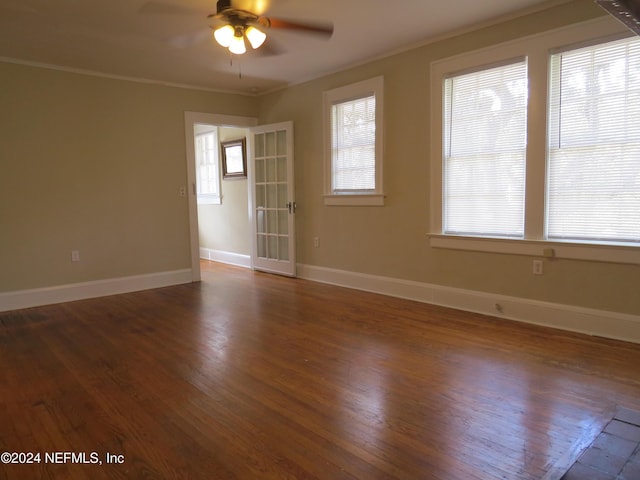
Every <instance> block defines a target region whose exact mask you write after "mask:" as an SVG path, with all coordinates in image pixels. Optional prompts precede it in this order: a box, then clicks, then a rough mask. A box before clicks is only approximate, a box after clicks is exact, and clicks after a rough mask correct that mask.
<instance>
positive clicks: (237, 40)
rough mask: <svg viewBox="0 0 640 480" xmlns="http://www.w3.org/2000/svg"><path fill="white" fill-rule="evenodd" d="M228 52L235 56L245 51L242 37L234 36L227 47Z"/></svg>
mask: <svg viewBox="0 0 640 480" xmlns="http://www.w3.org/2000/svg"><path fill="white" fill-rule="evenodd" d="M229 51H230V52H231V53H235V54H236V55H242V54H243V53H245V52H246V51H247V47H245V46H244V37H236V36H234V37H233V39H232V40H231V45H229Z"/></svg>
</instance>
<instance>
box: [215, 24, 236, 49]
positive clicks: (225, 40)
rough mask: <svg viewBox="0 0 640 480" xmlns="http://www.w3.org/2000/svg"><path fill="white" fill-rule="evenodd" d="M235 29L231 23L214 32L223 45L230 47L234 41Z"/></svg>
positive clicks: (217, 40)
mask: <svg viewBox="0 0 640 480" xmlns="http://www.w3.org/2000/svg"><path fill="white" fill-rule="evenodd" d="M234 34H235V30H234V29H233V27H232V26H231V25H225V26H224V27H220V28H218V29H217V30H215V31H214V32H213V36H214V38H215V39H216V42H218V43H219V44H220V45H221V46H223V47H225V48H228V47H229V46H230V45H231V42H232V41H233V38H234Z"/></svg>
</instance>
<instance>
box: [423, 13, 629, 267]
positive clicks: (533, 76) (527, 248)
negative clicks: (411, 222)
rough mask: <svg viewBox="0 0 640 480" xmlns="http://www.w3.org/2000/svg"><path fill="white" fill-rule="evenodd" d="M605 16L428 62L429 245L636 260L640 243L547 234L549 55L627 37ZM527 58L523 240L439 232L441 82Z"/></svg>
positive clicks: (441, 156) (556, 255)
mask: <svg viewBox="0 0 640 480" xmlns="http://www.w3.org/2000/svg"><path fill="white" fill-rule="evenodd" d="M629 35H630V33H629V32H628V31H627V30H626V29H625V28H624V26H622V25H621V24H620V23H619V22H618V21H616V20H615V19H613V18H611V17H609V16H606V17H600V18H598V19H595V20H591V21H587V22H583V23H580V24H576V25H572V26H570V27H565V28H561V29H557V30H552V31H549V32H544V33H541V34H537V35H532V36H530V37H526V38H523V39H519V40H515V41H512V42H508V43H504V44H500V45H497V46H494V47H490V48H486V49H482V50H477V51H473V52H469V53H465V54H462V55H458V56H455V57H451V58H446V59H443V60H439V61H435V62H432V64H431V94H430V100H431V130H430V133H431V151H430V157H431V172H430V173H431V178H430V187H431V193H430V203H431V205H430V232H429V233H428V236H429V238H430V244H431V246H432V247H436V248H450V249H459V250H471V251H482V252H493V253H506V254H517V255H530V256H546V257H551V256H553V257H558V258H571V259H585V260H595V261H605V262H615V263H632V264H640V247H638V246H635V245H628V244H624V245H623V244H616V243H613V242H612V243H606V242H598V243H596V242H577V241H558V240H553V241H549V240H547V239H546V237H545V203H546V202H545V200H546V192H545V187H546V184H545V182H546V180H545V175H546V164H547V162H546V153H547V130H546V125H547V103H548V102H547V95H548V79H549V73H550V70H549V68H550V55H551V53H552V52H553V51H556V50H557V49H558V48H564V47H568V46H570V45H576V46H579V45H585V44H589V43H591V44H594V43H599V42H606V41H609V40H613V39H616V38H622V37H624V36H629ZM517 57H526V58H527V62H528V65H529V107H528V118H527V165H526V183H525V191H526V194H525V234H524V238H523V239H499V238H483V237H469V236H456V235H445V234H443V223H442V214H443V210H442V206H443V196H442V194H443V191H442V189H443V166H442V158H443V141H442V138H443V85H444V78H445V77H446V76H447V75H448V74H450V73H451V72H456V71H464V70H467V69H473V68H478V67H481V66H483V65H487V66H488V65H491V64H496V63H499V62H502V61H505V60H507V59H510V58H517Z"/></svg>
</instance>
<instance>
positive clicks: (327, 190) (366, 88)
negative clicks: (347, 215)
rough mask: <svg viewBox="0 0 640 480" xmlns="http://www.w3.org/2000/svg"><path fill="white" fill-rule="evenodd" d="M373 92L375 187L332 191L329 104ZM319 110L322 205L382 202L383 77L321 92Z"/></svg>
mask: <svg viewBox="0 0 640 480" xmlns="http://www.w3.org/2000/svg"><path fill="white" fill-rule="evenodd" d="M370 95H375V99H376V113H375V124H376V127H375V128H376V134H375V157H376V161H375V169H376V171H375V188H374V190H373V191H366V192H363V193H358V192H350V193H336V192H333V188H332V185H333V179H332V175H333V173H332V171H333V169H332V139H331V132H332V124H331V121H332V120H331V117H332V115H331V110H332V107H333V105H336V104H339V103H343V102H347V101H350V100H354V99H357V98H365V97H367V96H370ZM322 98H323V112H324V144H325V155H324V159H325V160H324V172H325V175H324V204H325V205H334V206H335V205H351V206H367V205H369V206H382V205H384V193H383V176H382V165H383V138H384V125H383V119H384V77H382V76H379V77H375V78H371V79H368V80H364V81H361V82H357V83H353V84H351V85H346V86H343V87H339V88H334V89H332V90H327V91H325V92H323V95H322Z"/></svg>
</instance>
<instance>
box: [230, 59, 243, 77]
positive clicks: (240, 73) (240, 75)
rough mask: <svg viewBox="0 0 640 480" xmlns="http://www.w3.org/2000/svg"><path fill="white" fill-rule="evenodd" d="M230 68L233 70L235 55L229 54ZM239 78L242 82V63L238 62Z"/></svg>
mask: <svg viewBox="0 0 640 480" xmlns="http://www.w3.org/2000/svg"><path fill="white" fill-rule="evenodd" d="M229 66H230V67H232V68H233V53H229ZM238 78H239V79H240V80H242V63H240V62H238Z"/></svg>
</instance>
